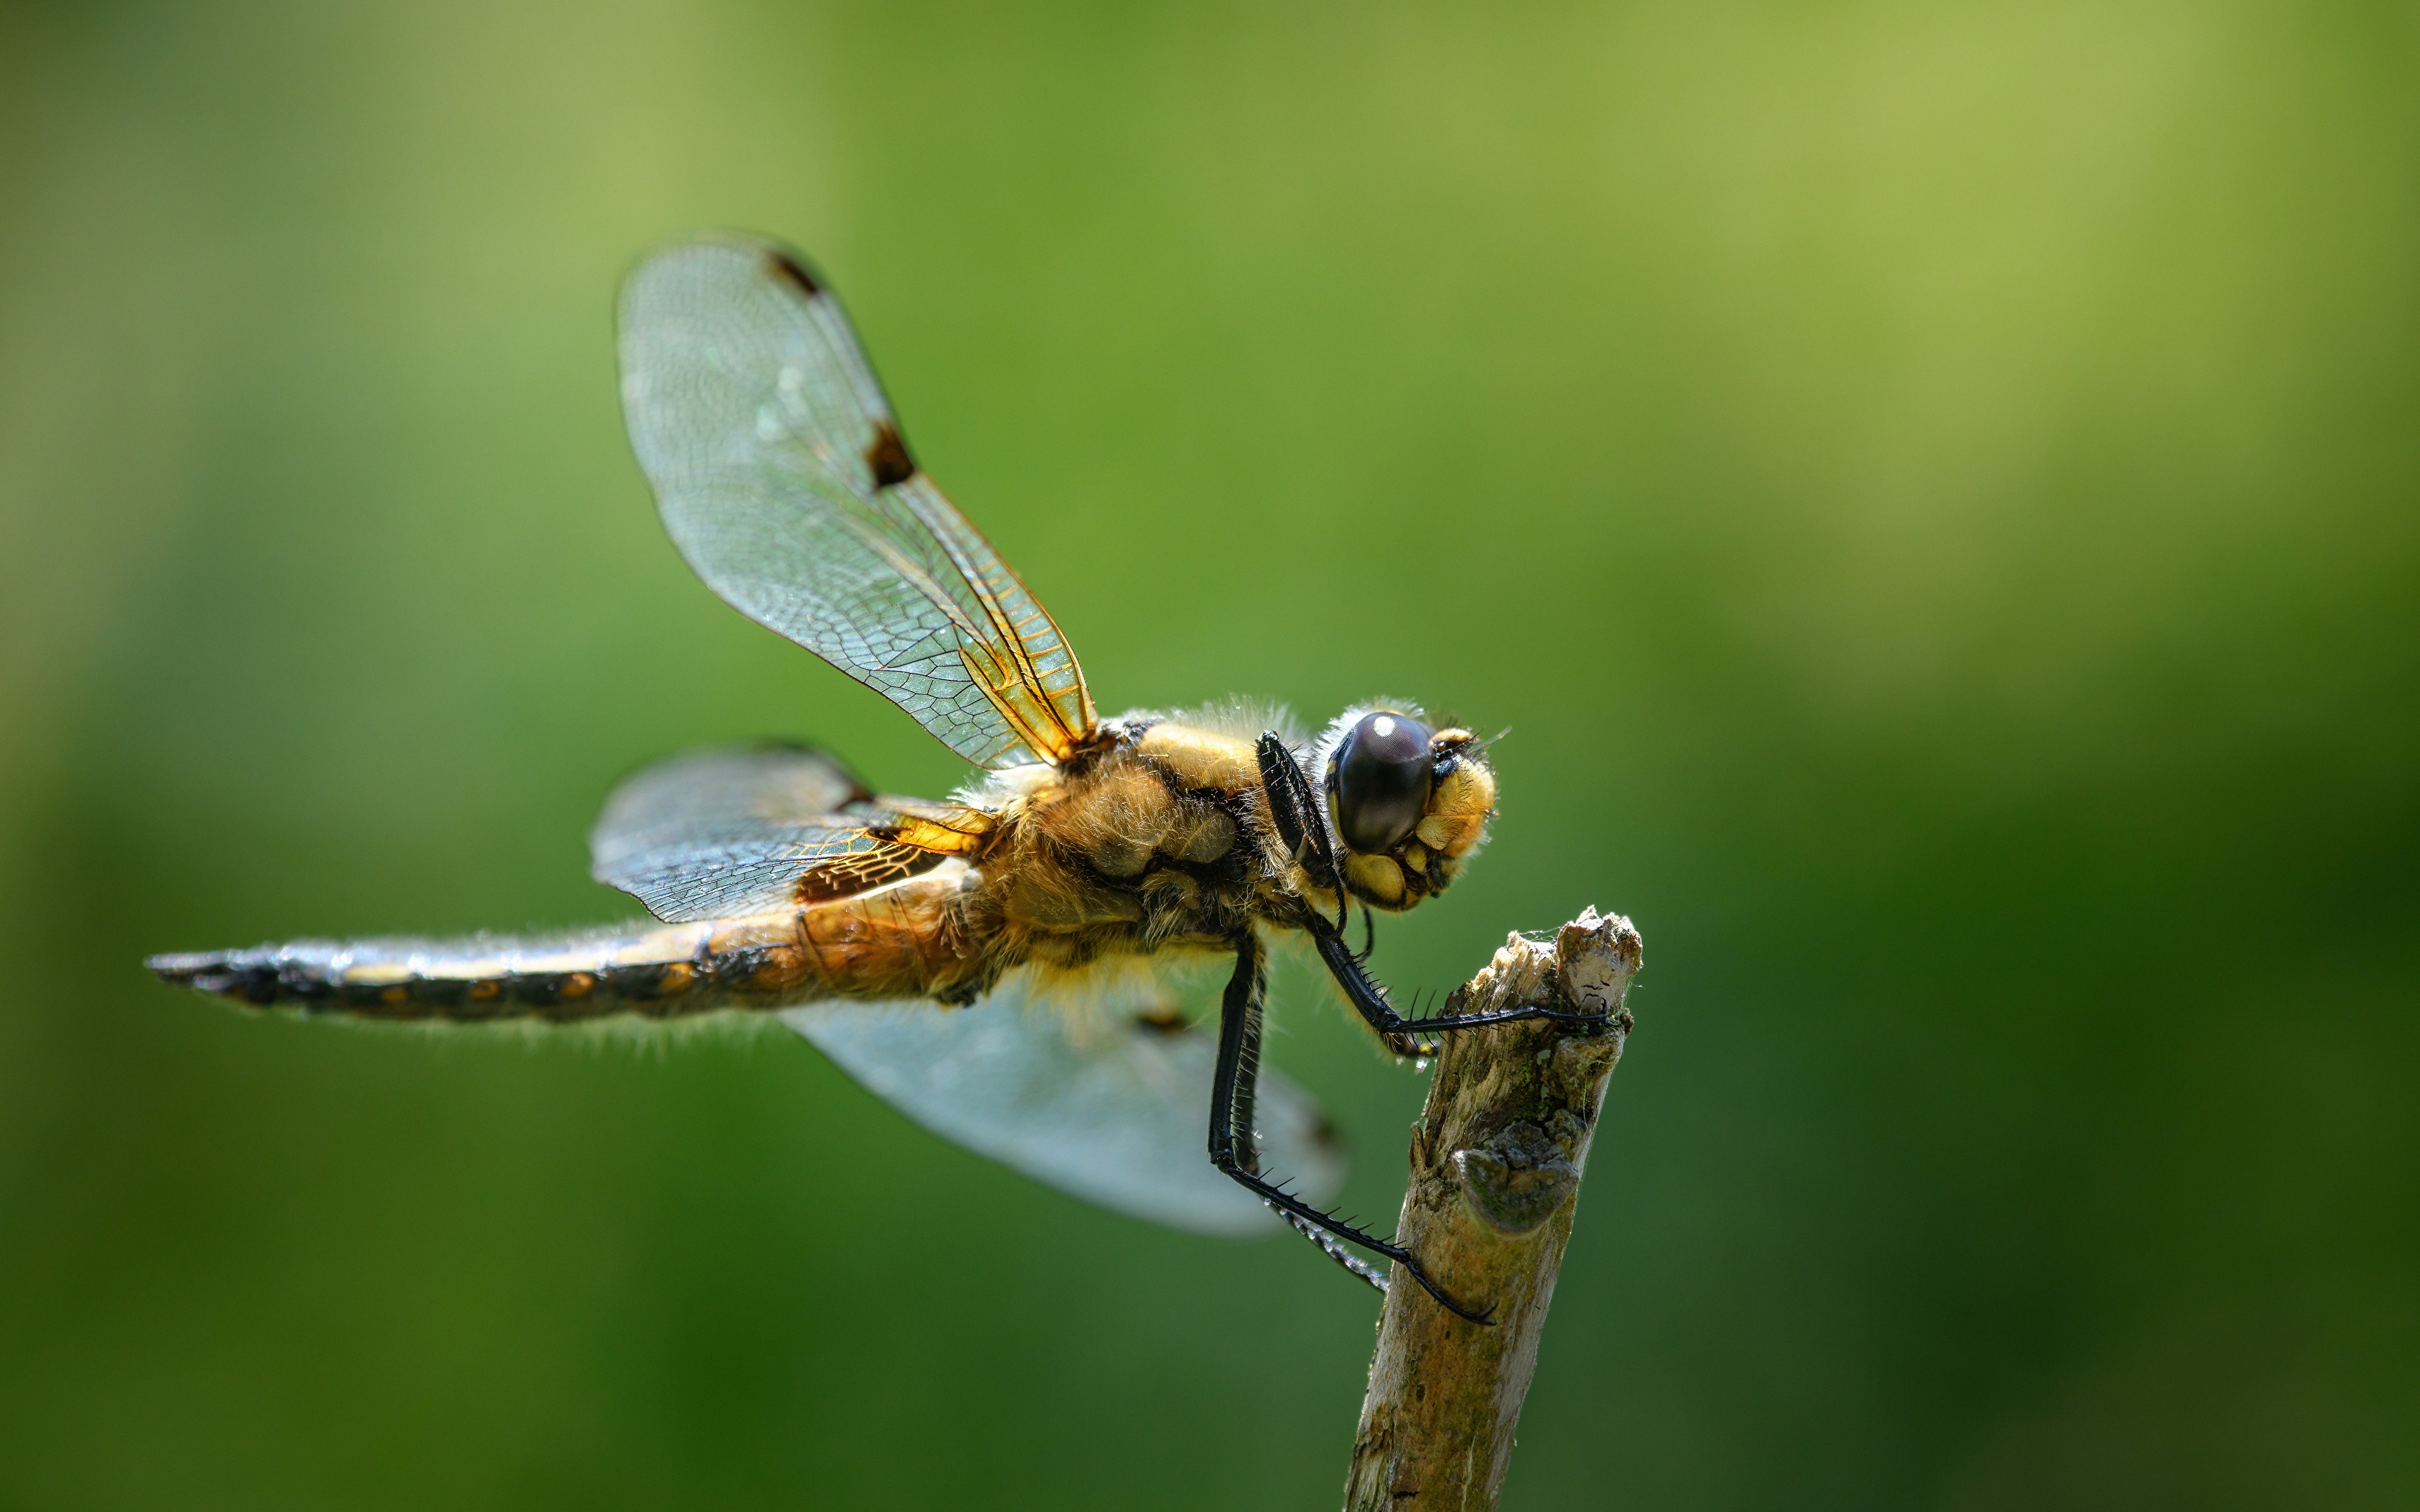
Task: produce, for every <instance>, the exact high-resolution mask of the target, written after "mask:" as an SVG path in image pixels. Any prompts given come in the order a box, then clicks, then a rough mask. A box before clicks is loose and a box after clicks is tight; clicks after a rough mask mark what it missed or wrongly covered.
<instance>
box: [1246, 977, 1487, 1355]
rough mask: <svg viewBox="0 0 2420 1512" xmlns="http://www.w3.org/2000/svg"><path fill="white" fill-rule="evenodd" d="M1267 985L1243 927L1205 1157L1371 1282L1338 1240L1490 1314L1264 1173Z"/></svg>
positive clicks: (1398, 1249) (1459, 1309) (1445, 1301)
mask: <svg viewBox="0 0 2420 1512" xmlns="http://www.w3.org/2000/svg"><path fill="white" fill-rule="evenodd" d="M1348 953H1349V952H1348ZM1267 987H1268V973H1267V970H1266V965H1265V961H1264V957H1263V955H1262V953H1261V943H1260V941H1259V940H1258V939H1257V938H1255V937H1254V936H1252V935H1251V934H1249V933H1246V934H1244V935H1242V936H1240V937H1239V938H1238V939H1237V940H1236V942H1235V974H1234V975H1233V977H1231V978H1229V979H1228V981H1227V991H1226V995H1225V996H1224V997H1223V998H1222V999H1221V1000H1220V1003H1219V1009H1218V1070H1217V1072H1216V1073H1215V1074H1214V1075H1213V1076H1212V1077H1211V1082H1210V1164H1211V1165H1216V1166H1217V1167H1218V1169H1219V1170H1221V1171H1223V1172H1225V1173H1226V1174H1227V1176H1228V1177H1229V1178H1230V1179H1232V1180H1234V1181H1235V1182H1236V1183H1237V1184H1238V1185H1240V1186H1242V1187H1243V1188H1244V1189H1245V1190H1246V1191H1248V1192H1249V1193H1251V1194H1252V1195H1253V1196H1256V1197H1259V1198H1260V1199H1261V1200H1262V1201H1263V1202H1264V1203H1266V1204H1268V1206H1269V1208H1270V1209H1271V1210H1272V1211H1275V1212H1276V1213H1277V1215H1278V1216H1279V1217H1280V1218H1283V1219H1284V1220H1285V1221H1286V1222H1287V1224H1288V1225H1290V1226H1291V1227H1293V1228H1294V1229H1295V1232H1297V1233H1299V1234H1301V1235H1302V1236H1303V1237H1304V1238H1306V1239H1309V1240H1311V1242H1313V1243H1315V1244H1317V1245H1318V1246H1319V1247H1320V1249H1321V1250H1322V1251H1324V1252H1325V1253H1326V1255H1327V1257H1328V1258H1330V1259H1332V1260H1334V1261H1336V1262H1337V1263H1338V1264H1339V1265H1342V1266H1343V1267H1344V1268H1345V1269H1346V1270H1348V1271H1350V1272H1352V1273H1354V1274H1356V1275H1357V1276H1359V1277H1360V1278H1361V1279H1362V1280H1364V1281H1367V1282H1369V1283H1370V1284H1371V1285H1372V1286H1374V1287H1376V1288H1379V1289H1380V1290H1382V1291H1383V1290H1385V1289H1386V1280H1385V1278H1384V1277H1383V1276H1381V1275H1379V1274H1378V1273H1377V1271H1376V1270H1375V1269H1374V1268H1373V1267H1372V1266H1370V1265H1367V1264H1365V1263H1364V1262H1362V1261H1361V1260H1359V1259H1358V1258H1357V1257H1354V1256H1353V1255H1351V1254H1349V1253H1348V1252H1346V1251H1345V1250H1344V1249H1343V1248H1342V1246H1341V1245H1339V1244H1338V1243H1337V1242H1336V1241H1338V1240H1342V1241H1344V1242H1346V1243H1352V1244H1357V1245H1359V1246H1360V1247H1362V1248H1363V1249H1366V1250H1370V1251H1372V1252H1373V1253H1375V1254H1378V1255H1383V1256H1385V1257H1387V1258H1388V1259H1390V1260H1392V1261H1394V1262H1395V1263H1396V1264H1397V1265H1400V1266H1402V1267H1403V1268H1404V1272H1405V1273H1408V1274H1409V1275H1410V1276H1411V1278H1412V1279H1413V1280H1414V1281H1417V1282H1419V1285H1420V1289H1421V1290H1423V1291H1426V1292H1427V1293H1428V1294H1429V1295H1430V1296H1432V1297H1435V1299H1436V1300H1437V1302H1438V1304H1440V1305H1442V1306H1443V1307H1444V1308H1445V1309H1446V1310H1447V1311H1448V1312H1450V1313H1452V1314H1454V1315H1455V1316H1456V1317H1458V1318H1465V1319H1469V1320H1470V1321H1471V1322H1474V1323H1485V1322H1487V1321H1489V1320H1490V1319H1489V1317H1488V1315H1487V1314H1485V1313H1477V1312H1473V1311H1471V1310H1470V1309H1469V1308H1467V1307H1465V1306H1464V1305H1463V1304H1460V1303H1458V1302H1456V1301H1454V1299H1453V1298H1452V1297H1451V1296H1450V1295H1449V1294H1448V1293H1447V1292H1446V1290H1445V1288H1442V1287H1440V1286H1438V1285H1437V1284H1436V1282H1435V1281H1434V1280H1432V1279H1431V1278H1430V1276H1429V1273H1428V1272H1427V1270H1426V1269H1425V1268H1424V1267H1422V1266H1421V1264H1420V1262H1419V1261H1418V1260H1416V1259H1414V1258H1412V1255H1411V1252H1410V1251H1409V1250H1406V1249H1404V1247H1403V1246H1402V1245H1400V1244H1395V1243H1391V1242H1388V1241H1386V1240H1383V1239H1380V1238H1378V1237H1377V1236H1376V1235H1374V1234H1370V1233H1365V1232H1363V1231H1362V1230H1361V1229H1359V1228H1357V1227H1354V1226H1352V1225H1351V1224H1348V1223H1346V1222H1344V1221H1343V1220H1342V1219H1340V1218H1338V1217H1337V1216H1336V1215H1335V1214H1334V1213H1330V1212H1325V1211H1321V1210H1320V1209H1318V1208H1314V1207H1312V1206H1311V1204H1310V1203H1308V1202H1305V1201H1303V1200H1302V1199H1301V1198H1300V1197H1298V1196H1295V1195H1294V1194H1293V1193H1291V1192H1288V1191H1287V1190H1285V1188H1284V1187H1283V1186H1281V1185H1280V1184H1279V1183H1277V1182H1275V1181H1271V1180H1268V1179H1267V1178H1265V1177H1264V1176H1263V1175H1262V1174H1261V1169H1260V1167H1261V1153H1260V1142H1259V1140H1258V1139H1257V1138H1255V1137H1254V1135H1253V1133H1252V1104H1253V1094H1254V1092H1255V1090H1256V1089H1257V1087H1258V1084H1259V1081H1260V1072H1261V1014H1262V1010H1263V1006H1264V1000H1265V997H1266V993H1267Z"/></svg>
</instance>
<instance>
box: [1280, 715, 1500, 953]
mask: <svg viewBox="0 0 2420 1512" xmlns="http://www.w3.org/2000/svg"><path fill="white" fill-rule="evenodd" d="M1320 748H1321V753H1322V756H1323V758H1324V759H1323V761H1322V763H1321V766H1322V770H1323V772H1324V776H1323V779H1322V786H1323V787H1324V788H1325V790H1326V796H1327V812H1328V817H1329V818H1330V819H1331V820H1333V821H1334V823H1335V825H1336V835H1337V838H1338V840H1340V841H1342V843H1343V846H1344V854H1343V857H1342V860H1343V867H1344V881H1345V885H1346V886H1347V887H1350V888H1351V889H1352V891H1353V895H1354V896H1355V897H1357V898H1358V899H1360V900H1361V901H1362V902H1363V903H1368V904H1370V905H1371V906H1373V907H1376V908H1387V909H1404V908H1409V907H1411V906H1412V905H1413V904H1414V903H1419V901H1420V900H1421V899H1423V898H1426V897H1427V896H1428V895H1429V894H1431V893H1433V892H1441V891H1443V890H1444V889H1445V887H1446V884H1448V883H1450V882H1451V881H1452V880H1453V878H1454V875H1455V873H1457V872H1460V871H1461V870H1462V863H1463V862H1464V860H1466V858H1467V857H1468V856H1470V853H1471V852H1473V851H1475V850H1477V849H1478V848H1479V844H1480V841H1482V840H1484V839H1485V838H1486V836H1487V821H1488V820H1489V819H1490V818H1491V817H1493V816H1494V815H1495V812H1496V772H1495V770H1494V768H1492V767H1490V766H1489V765H1488V764H1487V758H1486V753H1485V748H1484V743H1483V742H1481V741H1480V740H1478V739H1476V738H1475V737H1474V736H1473V735H1472V734H1471V733H1470V732H1469V731H1467V730H1463V729H1459V728H1448V729H1444V730H1435V729H1432V728H1430V726H1429V724H1428V723H1427V721H1426V720H1424V719H1423V718H1422V717H1420V716H1419V713H1418V712H1416V711H1411V710H1406V709H1401V708H1394V707H1388V706H1379V707H1371V708H1361V709H1354V710H1350V711H1348V712H1347V713H1346V714H1345V715H1344V716H1343V717H1342V718H1340V719H1338V720H1337V721H1336V723H1334V724H1333V725H1330V726H1329V727H1328V730H1327V733H1326V737H1325V738H1324V739H1323V740H1322V741H1321V742H1320Z"/></svg>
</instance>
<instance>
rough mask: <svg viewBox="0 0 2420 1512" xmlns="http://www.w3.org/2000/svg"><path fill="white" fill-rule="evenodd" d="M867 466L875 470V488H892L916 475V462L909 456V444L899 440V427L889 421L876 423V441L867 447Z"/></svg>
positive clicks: (869, 443) (870, 442)
mask: <svg viewBox="0 0 2420 1512" xmlns="http://www.w3.org/2000/svg"><path fill="white" fill-rule="evenodd" d="M865 465H866V466H867V467H869V468H872V469H873V470H874V486H876V487H877V488H889V487H892V486H896V485H898V484H902V483H906V482H907V480H908V479H910V478H912V477H914V476H915V475H916V461H915V459H914V458H913V457H911V456H909V455H907V442H906V441H903V440H900V439H899V427H898V426H896V425H894V424H892V423H891V422H889V421H887V420H877V421H876V422H875V423H874V440H871V441H868V442H867V443H866V447H865Z"/></svg>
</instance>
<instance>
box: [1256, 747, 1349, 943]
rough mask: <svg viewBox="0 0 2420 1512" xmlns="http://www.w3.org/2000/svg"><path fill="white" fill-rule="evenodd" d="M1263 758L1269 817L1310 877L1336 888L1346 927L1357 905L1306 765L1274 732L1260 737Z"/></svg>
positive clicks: (1339, 921)
mask: <svg viewBox="0 0 2420 1512" xmlns="http://www.w3.org/2000/svg"><path fill="white" fill-rule="evenodd" d="M1255 749H1256V751H1257V752H1258V754H1259V756H1260V759H1261V790H1262V792H1264V793H1265V794H1266V795H1268V800H1269V818H1270V819H1271V820H1272V821H1274V822H1275V823H1276V825H1277V826H1278V839H1279V840H1280V841H1284V843H1285V848H1286V855H1287V856H1288V857H1290V858H1291V859H1294V860H1296V861H1299V862H1301V863H1302V867H1303V870H1304V871H1306V872H1310V873H1311V880H1312V881H1314V882H1317V883H1318V884H1319V885H1320V886H1321V887H1330V888H1333V889H1334V890H1335V893H1336V927H1337V928H1338V929H1342V928H1343V927H1344V923H1345V918H1346V916H1347V915H1348V914H1349V913H1350V912H1351V909H1352V904H1351V903H1350V902H1349V901H1348V900H1347V898H1346V897H1345V893H1344V873H1343V872H1342V871H1341V870H1340V869H1339V868H1338V866H1337V864H1336V847H1335V843H1334V842H1333V841H1331V840H1330V839H1329V838H1328V834H1327V812H1326V810H1325V809H1324V808H1323V807H1322V806H1321V804H1320V801H1319V796H1318V795H1317V794H1315V793H1313V792H1312V791H1311V779H1310V778H1308V777H1305V776H1304V775H1303V770H1302V764H1301V763H1300V762H1298V761H1295V759H1294V752H1293V751H1291V750H1289V749H1287V748H1286V743H1285V742H1284V741H1283V740H1282V739H1280V737H1279V736H1278V735H1277V734H1276V733H1274V732H1272V733H1268V734H1264V735H1263V736H1261V739H1260V744H1259V745H1258V746H1257V747H1256V748H1255Z"/></svg>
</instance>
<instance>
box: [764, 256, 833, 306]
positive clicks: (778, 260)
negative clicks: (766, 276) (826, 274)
mask: <svg viewBox="0 0 2420 1512" xmlns="http://www.w3.org/2000/svg"><path fill="white" fill-rule="evenodd" d="M765 270H766V271H767V272H769V273H771V274H772V275H773V276H774V277H775V278H778V279H780V280H781V281H782V282H783V283H784V284H787V285H790V286H791V287H792V288H795V289H797V290H798V291H799V293H801V294H803V295H805V296H806V297H807V298H808V299H811V300H812V299H814V297H815V296H816V295H818V294H821V293H822V292H823V291H824V290H823V285H820V284H818V283H816V282H815V275H814V274H813V273H811V272H808V271H807V265H806V264H804V263H802V262H800V261H799V259H797V258H796V257H793V256H791V255H789V254H788V253H786V252H783V251H782V250H781V249H780V248H778V247H776V248H774V249H773V250H772V251H770V252H768V253H767V254H765Z"/></svg>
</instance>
